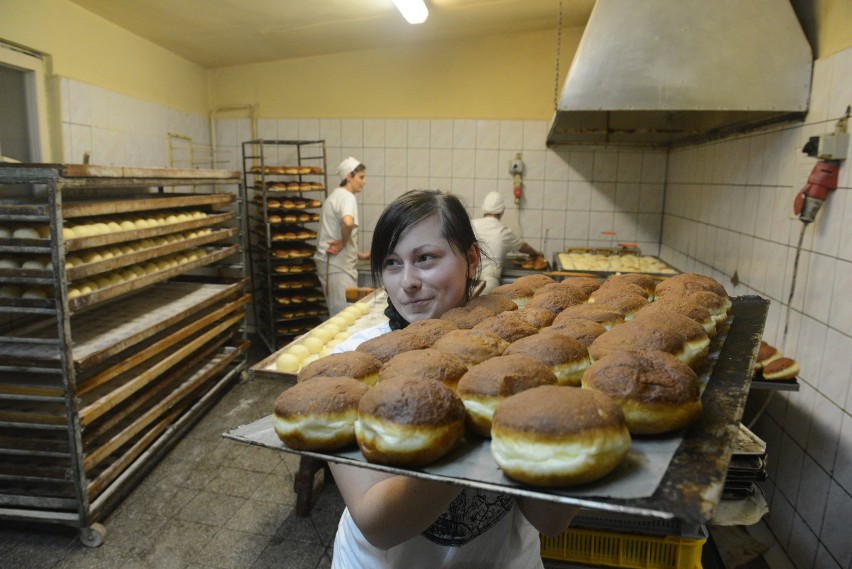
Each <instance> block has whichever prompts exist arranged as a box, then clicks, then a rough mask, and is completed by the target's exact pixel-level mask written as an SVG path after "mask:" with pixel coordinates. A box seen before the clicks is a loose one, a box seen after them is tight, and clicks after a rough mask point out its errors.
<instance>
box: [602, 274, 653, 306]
mask: <svg viewBox="0 0 852 569" xmlns="http://www.w3.org/2000/svg"><path fill="white" fill-rule="evenodd" d="M658 282H659V281H658V280H657V279H655V278H654V277H652V276H649V275H644V274H642V273H623V274H620V275H611V276H610V277H609V278H608V279H606V280H605V281H604V282H603V284H601V288H607V287H613V286H614V287H619V286H621V285H625V284H631V285H635V286H638V287H639V288H641V289H642V290H644V291H645V294H646V295H647V296H648V297H649V298H650V299H652V300H653V298H654V291H655V290H656V288H657V283H658Z"/></svg>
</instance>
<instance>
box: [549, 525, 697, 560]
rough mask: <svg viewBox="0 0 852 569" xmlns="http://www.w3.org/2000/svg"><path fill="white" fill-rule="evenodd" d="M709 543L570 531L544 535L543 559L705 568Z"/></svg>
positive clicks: (569, 529)
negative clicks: (704, 552) (703, 559)
mask: <svg viewBox="0 0 852 569" xmlns="http://www.w3.org/2000/svg"><path fill="white" fill-rule="evenodd" d="M706 541H707V539H692V538H686V537H678V536H670V535H665V536H651V535H637V534H621V533H613V532H608V531H599V530H589V529H581V528H568V529H567V530H565V532H564V533H562V534H560V535H557V536H554V537H546V536H541V556H542V557H543V558H545V559H554V560H559V561H576V562H578V563H588V564H590V565H606V566H609V567H634V568H638V569H701V549H702V548H703V547H704V543H705V542H706Z"/></svg>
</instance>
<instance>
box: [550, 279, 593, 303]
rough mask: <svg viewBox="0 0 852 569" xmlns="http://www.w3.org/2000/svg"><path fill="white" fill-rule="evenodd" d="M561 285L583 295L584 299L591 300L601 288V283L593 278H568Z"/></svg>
mask: <svg viewBox="0 0 852 569" xmlns="http://www.w3.org/2000/svg"><path fill="white" fill-rule="evenodd" d="M559 284H560V285H562V286H566V287H568V288H570V289H573V290H575V291H578V292H580V293H582V296H583V298H589V296H591V294H592V293H593V292H595V291H596V290H598V289H599V288H600V286H601V281H600V280H598V279H595V278H592V277H567V278H564V279H562V280H561V281H559Z"/></svg>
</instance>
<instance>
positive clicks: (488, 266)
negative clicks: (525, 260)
mask: <svg viewBox="0 0 852 569" xmlns="http://www.w3.org/2000/svg"><path fill="white" fill-rule="evenodd" d="M504 211H506V205H505V204H504V203H503V197H502V196H501V195H500V194H499V193H498V192H490V193H489V194H488V195H487V196H485V199H484V200H483V201H482V217H479V218H476V219H474V220H473V221H472V222H471V223H472V224H473V230H474V231H475V232H476V237H477V239H479V242H480V244H481V245H482V247H483V253H484V254H483V256H482V271H481V276H480V278H481V279H482V280H483V281H485V288H484V289H483V291H482V294H485V293H488V292H490V291H491V290H492V289H493V288H494V287H496V286H498V285H499V284H500V275H501V274H502V272H503V263H504V262H505V261H506V256H507V255H508V254H509V253H511V252H513V251H520V252H521V253H526V254H527V255H530V256H531V257H542V256H543V255H542V253H540V252H539V251H536V250H535V249H533V248H532V247H531V246H530V245H529V244H527V243H526V241H523V240H522V239H521V238H520V237H518V236H517V235H515V232H514V231H512V230H511V229H509V228H508V227H506V226H505V225H503V223H502V222H501V221H500V218H502V217H503V212H504Z"/></svg>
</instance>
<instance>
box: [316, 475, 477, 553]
mask: <svg viewBox="0 0 852 569" xmlns="http://www.w3.org/2000/svg"><path fill="white" fill-rule="evenodd" d="M329 467H330V468H331V473H332V474H333V475H334V480H335V481H336V482H337V487H338V488H339V489H340V493H341V495H342V496H343V501H344V502H346V507H347V508H349V514H350V515H351V516H352V519H353V520H354V521H355V525H357V526H358V529H360V530H361V533H362V534H364V537H365V538H367V541H369V542H370V543H371V544H373V545H374V546H375V547H378V548H379V549H389V548H391V547H393V546H395V545H399V544H400V543H403V542H405V541H408V540H409V539H411V538H413V537H415V536H418V535H420V534H421V533H423V532H424V531H425V530H426V529H428V528H429V526H431V525H432V524H433V523H434V522H435V520H436V519H438V517H439V516H440V515H441V514H443V513H444V512H445V511H446V510H447V508H448V507H449V505H450V503H451V502H452V501H453V500H454V499H455V497H456V496H458V495H459V494H460V493H461V490H462V488H461V486H456V485H452V484H446V483H443V482H434V481H431V480H423V479H419V478H411V477H408V476H397V475H393V474H386V473H383V472H378V471H375V470H368V469H366V468H358V467H355V466H345V465H342V464H335V463H333V462H332V463H329Z"/></svg>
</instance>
